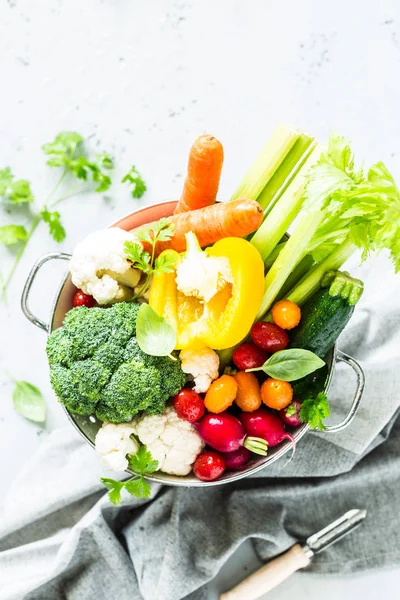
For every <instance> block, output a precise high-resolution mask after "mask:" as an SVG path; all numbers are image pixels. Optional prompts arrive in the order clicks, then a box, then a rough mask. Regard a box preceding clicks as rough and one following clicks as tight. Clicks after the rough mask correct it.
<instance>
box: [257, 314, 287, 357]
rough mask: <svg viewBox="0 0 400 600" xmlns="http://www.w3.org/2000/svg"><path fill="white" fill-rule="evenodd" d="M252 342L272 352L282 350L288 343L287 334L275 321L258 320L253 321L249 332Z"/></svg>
mask: <svg viewBox="0 0 400 600" xmlns="http://www.w3.org/2000/svg"><path fill="white" fill-rule="evenodd" d="M250 335H251V338H252V340H253V342H254V343H255V344H256V345H257V346H258V347H259V348H262V349H263V350H266V352H269V353H270V354H272V353H273V352H278V350H284V349H285V348H286V346H287V345H288V343H289V336H288V334H287V333H286V331H284V330H283V329H282V328H281V327H279V326H278V325H275V323H266V322H265V321H259V322H258V323H255V324H254V325H253V327H252V328H251V332H250Z"/></svg>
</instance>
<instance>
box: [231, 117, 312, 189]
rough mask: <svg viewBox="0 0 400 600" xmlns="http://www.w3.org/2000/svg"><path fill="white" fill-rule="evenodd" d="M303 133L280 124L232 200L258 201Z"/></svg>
mask: <svg viewBox="0 0 400 600" xmlns="http://www.w3.org/2000/svg"><path fill="white" fill-rule="evenodd" d="M300 135H301V132H300V130H299V129H296V128H295V127H292V126H291V125H284V124H280V125H278V127H277V128H276V129H275V131H274V132H273V133H272V135H271V137H270V138H269V140H268V141H267V143H266V144H265V146H264V148H263V149H262V150H261V152H260V154H259V155H258V157H257V158H256V160H255V161H254V163H253V164H252V165H251V167H250V169H249V170H248V171H247V173H246V175H245V176H244V178H243V179H242V181H241V183H240V184H239V187H238V188H237V190H236V192H235V193H234V194H233V196H232V198H231V200H237V199H238V198H250V199H251V200H257V198H258V196H259V195H260V193H261V191H262V190H263V189H264V187H265V186H266V184H267V183H268V181H269V180H270V179H271V177H272V176H273V175H274V173H275V171H276V170H277V169H278V167H279V166H280V164H281V163H282V162H283V160H284V159H285V158H286V156H287V155H288V153H289V152H290V150H291V149H292V148H293V146H294V144H295V142H296V141H297V140H298V139H299V137H300Z"/></svg>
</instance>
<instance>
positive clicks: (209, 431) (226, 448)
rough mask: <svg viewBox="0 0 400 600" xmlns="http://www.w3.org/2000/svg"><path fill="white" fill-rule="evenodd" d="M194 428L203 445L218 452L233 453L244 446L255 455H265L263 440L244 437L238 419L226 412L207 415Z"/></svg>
mask: <svg viewBox="0 0 400 600" xmlns="http://www.w3.org/2000/svg"><path fill="white" fill-rule="evenodd" d="M252 414H253V413H252ZM194 426H195V427H196V429H197V431H198V433H199V435H200V437H201V438H202V439H203V440H204V441H205V443H206V444H208V446H211V448H214V450H218V451H219V452H234V451H235V450H238V449H239V448H241V446H245V447H246V448H248V449H249V450H251V452H254V453H255V454H261V455H262V456H265V455H266V454H267V448H268V444H267V443H266V442H265V439H260V438H256V437H248V436H246V434H245V431H244V429H243V425H242V424H241V422H240V421H239V419H237V418H236V417H234V416H233V415H231V414H229V413H227V412H222V413H219V414H217V415H214V414H212V413H208V414H206V415H205V416H204V417H203V418H202V419H201V421H198V422H197V423H194Z"/></svg>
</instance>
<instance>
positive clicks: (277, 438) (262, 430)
mask: <svg viewBox="0 0 400 600" xmlns="http://www.w3.org/2000/svg"><path fill="white" fill-rule="evenodd" d="M240 420H241V422H242V425H243V427H244V430H245V432H246V433H247V435H249V436H256V437H258V438H262V439H263V440H266V441H267V442H268V446H270V447H272V446H277V445H278V444H280V443H281V442H283V440H290V442H291V443H292V445H293V448H295V446H296V444H295V441H294V439H293V436H292V435H290V433H288V432H287V431H285V429H284V427H283V424H282V421H281V420H280V419H279V418H278V417H277V416H276V415H273V414H272V413H270V412H269V411H268V410H266V409H265V408H258V409H257V410H255V411H254V412H252V413H245V412H242V414H241V415H240ZM200 435H201V434H200Z"/></svg>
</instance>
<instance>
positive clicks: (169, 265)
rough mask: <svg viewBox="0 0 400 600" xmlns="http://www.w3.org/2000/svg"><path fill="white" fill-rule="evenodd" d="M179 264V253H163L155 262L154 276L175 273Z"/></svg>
mask: <svg viewBox="0 0 400 600" xmlns="http://www.w3.org/2000/svg"><path fill="white" fill-rule="evenodd" d="M177 262H178V253H176V252H173V253H172V252H171V253H170V252H168V253H162V254H161V255H160V256H158V257H157V258H156V260H155V261H154V275H159V274H160V273H173V272H174V270H175V267H176V265H177Z"/></svg>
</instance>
